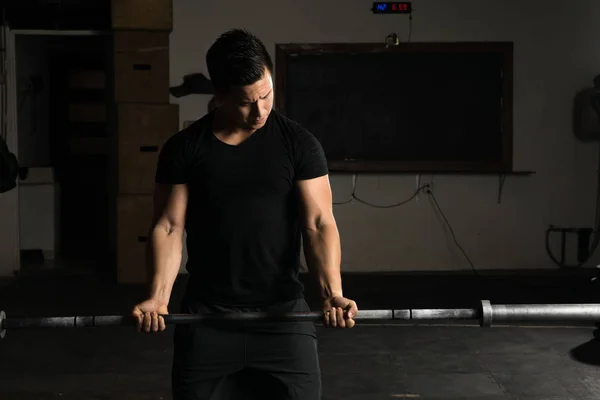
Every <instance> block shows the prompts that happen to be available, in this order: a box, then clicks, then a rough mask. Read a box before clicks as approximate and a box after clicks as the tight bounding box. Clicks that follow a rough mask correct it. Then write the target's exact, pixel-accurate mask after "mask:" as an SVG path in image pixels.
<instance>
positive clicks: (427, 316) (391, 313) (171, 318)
mask: <svg viewBox="0 0 600 400" xmlns="http://www.w3.org/2000/svg"><path fill="white" fill-rule="evenodd" d="M163 317H164V320H165V324H167V325H177V324H195V323H201V322H205V321H223V322H261V321H263V322H292V321H313V322H314V321H320V320H322V319H323V317H324V314H323V312H322V311H309V312H287V313H267V312H232V313H209V314H167V315H163ZM354 319H355V320H356V321H386V320H387V321H389V320H395V321H415V320H416V321H440V320H442V321H446V320H447V321H449V320H478V322H479V325H480V326H481V327H491V326H492V324H493V323H496V322H527V323H529V322H554V323H568V322H579V323H581V322H590V323H591V322H594V323H595V322H600V304H498V305H492V304H491V303H490V301H488V300H482V301H481V304H480V305H479V307H477V308H439V309H418V308H417V309H391V310H359V312H358V315H356V316H355V317H354ZM135 323H136V321H135V320H134V319H133V318H132V317H131V316H130V315H103V316H71V317H41V318H7V316H6V314H5V312H4V311H0V338H4V337H5V335H6V331H7V330H16V329H28V328H83V327H105V326H127V325H134V324H135Z"/></svg>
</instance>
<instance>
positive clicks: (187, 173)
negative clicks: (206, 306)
mask: <svg viewBox="0 0 600 400" xmlns="http://www.w3.org/2000/svg"><path fill="white" fill-rule="evenodd" d="M213 117H214V112H212V113H209V114H207V115H205V116H204V117H202V118H201V119H200V120H198V121H196V122H195V123H193V124H192V125H190V126H188V127H187V128H185V129H184V130H182V131H180V132H178V133H176V134H175V135H173V136H172V137H171V138H170V139H169V140H168V141H167V142H166V143H165V145H164V146H163V148H162V150H161V153H160V157H159V162H158V168H157V172H156V182H157V183H163V184H187V186H188V191H189V201H188V206H187V215H186V226H185V228H186V232H187V242H186V243H187V252H188V262H187V266H186V267H187V270H188V272H189V275H190V276H189V287H188V295H190V294H191V295H192V296H193V300H197V301H204V302H210V303H216V304H225V305H237V306H259V305H265V304H272V303H276V302H281V301H287V300H292V299H298V298H301V297H302V296H303V287H302V284H301V283H300V281H299V280H298V274H299V268H300V249H301V226H300V209H299V203H298V196H297V187H296V182H297V181H298V180H304V179H312V178H316V177H319V176H323V175H326V174H327V173H328V170H327V161H326V158H325V154H324V151H323V148H322V146H321V144H320V143H319V141H318V140H317V139H316V138H315V136H313V135H312V134H311V133H310V132H308V131H307V130H306V129H304V128H302V127H301V126H300V125H299V124H298V123H296V122H294V121H292V120H290V119H289V118H287V117H285V116H284V115H282V114H280V113H278V112H277V111H275V110H273V111H272V112H271V113H270V115H269V117H268V120H267V122H266V123H265V125H264V126H263V127H262V128H261V129H259V130H257V131H256V132H255V133H254V134H252V135H251V136H250V137H249V138H248V139H246V140H245V141H244V142H242V143H241V144H240V145H237V146H233V145H229V144H226V143H224V142H222V141H221V140H219V139H217V138H216V136H215V135H214V134H213V131H212V123H213Z"/></svg>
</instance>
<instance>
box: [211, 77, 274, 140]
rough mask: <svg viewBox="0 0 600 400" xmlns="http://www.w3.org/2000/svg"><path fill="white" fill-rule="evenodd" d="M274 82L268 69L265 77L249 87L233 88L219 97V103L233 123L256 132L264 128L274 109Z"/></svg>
mask: <svg viewBox="0 0 600 400" xmlns="http://www.w3.org/2000/svg"><path fill="white" fill-rule="evenodd" d="M273 95H274V93H273V80H272V78H271V74H270V73H269V71H268V70H267V69H265V73H264V74H263V77H262V78H261V79H259V80H258V81H257V82H255V83H253V84H252V85H248V86H238V87H234V88H231V89H230V90H229V91H228V92H227V93H226V94H223V95H221V96H219V97H220V98H221V99H220V101H219V103H220V104H221V107H222V108H223V109H224V111H225V112H226V113H227V116H228V117H229V118H230V119H231V122H233V123H235V125H236V126H238V127H239V128H241V129H245V130H256V129H260V128H262V127H263V126H264V124H265V122H267V118H268V116H269V114H270V113H271V110H272V109H273Z"/></svg>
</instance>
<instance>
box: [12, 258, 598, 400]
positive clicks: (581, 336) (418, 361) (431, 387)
mask: <svg viewBox="0 0 600 400" xmlns="http://www.w3.org/2000/svg"><path fill="white" fill-rule="evenodd" d="M592 273H594V272H593V271H591V272H590V271H581V270H578V271H573V272H570V271H552V272H551V273H550V272H546V273H540V272H537V273H519V274H511V273H506V272H504V273H502V274H496V273H488V274H485V275H484V276H480V277H478V278H476V277H473V276H469V275H464V274H418V275H415V274H371V275H347V276H344V286H345V292H346V294H347V296H348V297H352V298H354V299H355V300H356V301H357V302H358V304H359V307H360V308H362V309H381V308H384V309H389V308H410V307H433V308H443V307H472V306H476V305H477V302H478V301H479V300H481V299H488V300H490V301H492V303H496V304H497V303H580V302H586V303H589V302H600V288H598V287H595V286H594V285H593V284H592V283H591V282H590V278H591V277H592V275H591V274H592ZM306 278H307V279H310V278H309V277H306ZM307 282H308V284H307V297H308V301H309V303H310V304H311V306H312V307H313V309H318V307H319V303H318V301H317V298H316V297H315V296H314V287H313V286H312V285H311V282H312V281H311V280H308V281H307ZM184 285H185V278H182V279H180V280H179V282H178V283H177V284H176V288H175V296H174V297H175V299H174V302H178V299H179V298H180V296H181V292H182V288H183V286H184ZM142 294H143V289H142V288H140V287H136V286H117V285H113V284H110V283H107V282H102V281H100V280H98V279H95V278H93V277H91V276H86V275H82V276H70V275H63V274H45V275H38V276H30V277H22V278H19V279H17V280H5V281H0V309H3V310H5V311H6V313H7V314H8V316H9V317H10V316H50V315H53V316H61V315H63V316H64V315H94V314H95V315H105V314H126V313H128V312H129V310H130V308H131V306H132V305H133V304H134V303H135V302H136V301H137V300H139V299H140V298H141V296H142ZM468 325H469V324H464V325H462V324H461V325H454V326H450V325H448V326H441V324H439V325H428V326H427V325H422V326H409V325H393V326H371V325H366V324H359V325H358V326H357V327H355V328H354V329H352V330H346V331H339V330H326V329H322V328H319V341H320V342H319V346H320V354H321V364H322V371H323V375H322V378H323V391H324V397H323V398H324V399H336V400H341V399H346V400H358V399H369V400H370V399H373V400H374V399H482V400H495V399H530V400H533V399H545V400H554V399H556V400H558V399H582V400H583V399H585V400H591V399H594V400H598V399H600V368H599V367H598V365H600V341H598V342H596V341H594V340H593V339H594V331H595V328H594V327H593V326H588V327H586V326H580V327H550V326H535V327H532V326H529V327H494V328H488V329H485V328H479V327H478V326H477V325H471V326H468ZM171 333H172V329H171V328H169V329H168V331H167V332H165V333H164V334H156V335H144V334H138V333H136V332H134V331H133V330H132V329H131V328H90V329H77V330H76V329H67V330H57V329H50V330H41V329H38V330H21V331H9V332H8V334H7V336H6V338H5V339H3V340H2V341H0V399H2V400H13V399H19V400H30V399H64V400H71V399H156V400H159V399H163V400H167V399H170V398H171V397H170V362H171V360H170V359H171Z"/></svg>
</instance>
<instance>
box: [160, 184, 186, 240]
mask: <svg viewBox="0 0 600 400" xmlns="http://www.w3.org/2000/svg"><path fill="white" fill-rule="evenodd" d="M187 203H188V187H187V185H186V184H176V185H170V184H161V183H157V184H156V186H155V189H154V217H153V226H156V225H161V226H164V227H165V228H167V229H168V230H173V229H181V230H183V229H184V227H185V215H186V211H187Z"/></svg>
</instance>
